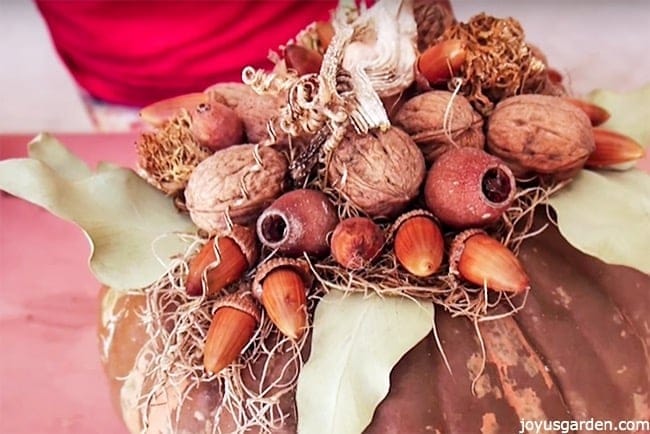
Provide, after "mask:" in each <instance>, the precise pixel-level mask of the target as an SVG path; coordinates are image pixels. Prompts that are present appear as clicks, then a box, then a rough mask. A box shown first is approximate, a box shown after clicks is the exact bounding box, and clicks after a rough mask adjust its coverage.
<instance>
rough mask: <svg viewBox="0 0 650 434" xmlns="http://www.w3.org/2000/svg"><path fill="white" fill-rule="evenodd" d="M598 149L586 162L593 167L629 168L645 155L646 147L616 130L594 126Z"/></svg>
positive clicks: (587, 165) (586, 164)
mask: <svg viewBox="0 0 650 434" xmlns="http://www.w3.org/2000/svg"><path fill="white" fill-rule="evenodd" d="M593 133H594V144H595V145H596V149H595V150H594V152H592V153H591V154H590V155H589V158H587V161H586V162H585V166H586V167H590V168H593V169H613V170H627V169H631V168H632V167H634V165H635V164H636V162H637V161H639V160H640V159H642V158H643V157H644V155H645V149H643V147H642V146H641V145H640V144H638V143H637V142H636V141H635V140H634V139H632V138H631V137H628V136H626V135H623V134H620V133H617V132H615V131H611V130H606V129H603V128H594V130H593Z"/></svg>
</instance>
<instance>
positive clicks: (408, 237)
mask: <svg viewBox="0 0 650 434" xmlns="http://www.w3.org/2000/svg"><path fill="white" fill-rule="evenodd" d="M392 231H394V233H395V240H394V249H395V256H396V257H397V261H398V262H399V263H400V264H401V265H402V267H404V268H405V269H406V271H408V272H409V273H411V274H413V275H415V276H418V277H428V276H431V275H432V274H434V273H435V272H436V271H437V270H438V268H439V267H440V264H442V257H443V254H444V251H445V242H444V240H443V238H442V232H441V231H440V228H439V227H438V225H437V224H436V222H435V220H434V218H433V215H432V214H431V213H429V212H427V211H425V210H421V209H420V210H414V211H411V212H408V213H406V214H403V215H402V216H400V217H399V218H398V219H397V220H396V221H395V223H394V224H393V228H392Z"/></svg>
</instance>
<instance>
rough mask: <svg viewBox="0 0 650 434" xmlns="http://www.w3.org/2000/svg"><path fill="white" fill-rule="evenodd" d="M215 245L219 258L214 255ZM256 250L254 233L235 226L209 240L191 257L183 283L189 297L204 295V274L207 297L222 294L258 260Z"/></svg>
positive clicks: (245, 228)
mask: <svg viewBox="0 0 650 434" xmlns="http://www.w3.org/2000/svg"><path fill="white" fill-rule="evenodd" d="M215 242H216V244H217V251H218V253H219V259H218V260H217V256H216V255H215ZM258 254H259V248H258V246H257V242H256V239H255V232H254V231H253V230H252V229H250V228H247V227H244V226H239V225H235V226H233V228H232V229H231V230H230V231H229V232H227V233H224V234H220V235H218V236H216V237H215V238H212V239H211V240H210V241H208V242H207V243H206V244H205V245H204V246H203V247H202V248H201V250H199V252H198V253H197V255H196V256H195V257H194V258H192V260H191V261H190V266H189V273H188V275H187V279H186V280H185V290H186V291H187V294H188V295H191V296H197V295H201V294H202V293H203V283H202V282H203V274H204V273H205V275H206V283H207V286H206V295H212V294H215V293H217V292H219V291H221V290H222V289H223V288H225V287H226V286H228V285H230V284H231V283H234V282H236V281H237V280H239V278H241V277H242V276H243V274H244V272H245V271H246V270H247V269H248V268H249V267H250V266H251V265H253V264H254V263H255V262H256V261H257V257H258Z"/></svg>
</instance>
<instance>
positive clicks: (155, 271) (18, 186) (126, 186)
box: [0, 134, 195, 290]
mask: <svg viewBox="0 0 650 434" xmlns="http://www.w3.org/2000/svg"><path fill="white" fill-rule="evenodd" d="M29 155H30V157H31V158H21V159H11V160H5V161H2V162H0V189H2V190H5V191H7V192H9V193H11V194H13V195H15V196H18V197H20V198H22V199H25V200H27V201H29V202H32V203H34V204H36V205H39V206H41V207H43V208H45V209H47V210H48V211H50V212H51V213H52V214H54V215H56V216H58V217H60V218H62V219H64V220H68V221H70V222H73V223H75V224H77V225H78V226H79V227H80V228H81V229H82V230H83V231H84V232H85V233H86V236H87V237H88V240H89V242H90V246H91V252H92V253H91V256H90V260H89V261H90V268H91V270H92V271H93V273H94V274H95V277H96V278H97V280H99V281H100V282H101V283H103V284H105V285H107V286H110V287H112V288H114V289H118V290H130V289H136V288H142V287H144V286H146V285H148V284H150V283H152V282H153V281H155V280H156V279H157V278H158V277H160V276H161V275H162V274H163V273H164V272H165V268H166V266H167V260H168V258H170V257H171V256H173V255H176V254H178V253H180V252H182V251H184V250H185V246H184V245H183V243H182V242H181V241H180V240H178V239H177V237H173V236H164V235H165V234H170V233H172V232H193V231H194V230H195V228H194V226H193V225H192V223H191V221H190V220H189V219H188V218H187V217H186V216H184V215H182V214H180V213H179V212H178V211H177V210H176V209H175V208H174V205H173V203H172V201H171V199H169V198H168V197H166V196H164V195H163V194H162V193H160V192H159V191H157V190H155V189H154V188H153V187H151V186H149V184H147V183H146V182H145V181H143V180H142V179H141V178H140V177H138V176H137V175H136V174H135V173H134V172H133V171H131V170H129V169H125V168H120V167H116V166H113V165H110V164H101V165H100V166H99V167H98V169H97V170H96V171H94V172H93V171H92V170H90V169H89V168H88V167H87V166H86V165H85V164H84V163H83V161H81V160H80V159H78V158H76V157H75V156H74V155H72V154H71V153H70V152H69V151H68V150H67V149H66V148H65V147H64V146H63V145H62V144H61V143H59V142H58V141H57V140H56V139H54V138H53V137H52V136H50V135H47V134H42V135H39V136H38V137H37V138H35V139H34V140H33V141H32V142H31V143H30V144H29ZM154 252H155V253H154ZM159 258H160V259H159Z"/></svg>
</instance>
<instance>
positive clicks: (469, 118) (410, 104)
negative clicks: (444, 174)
mask: <svg viewBox="0 0 650 434" xmlns="http://www.w3.org/2000/svg"><path fill="white" fill-rule="evenodd" d="M452 95H453V94H452V93H451V92H447V91H444V90H432V91H429V92H426V93H423V94H421V95H418V96H416V97H414V98H411V99H410V100H408V101H406V102H405V103H404V105H403V106H402V108H401V109H400V110H399V111H398V112H397V114H396V115H395V118H394V119H393V121H394V122H395V124H396V125H398V126H400V127H402V128H403V129H404V131H406V132H407V133H408V134H409V135H410V136H411V137H412V138H413V140H414V141H415V143H417V144H418V146H419V147H420V149H422V153H423V154H424V157H425V158H426V161H427V163H431V162H433V161H434V160H435V159H436V158H438V157H439V156H440V155H441V154H443V153H444V152H445V151H446V150H447V149H449V148H450V147H465V146H467V147H471V148H479V149H483V145H484V143H485V136H484V135H483V118H482V117H481V115H479V114H478V113H477V112H476V111H474V109H473V108H472V106H471V105H470V103H469V101H467V99H466V98H465V97H463V96H462V95H456V96H453V103H452V104H451V107H450V106H449V100H450V99H451V98H452ZM445 114H446V117H445Z"/></svg>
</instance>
